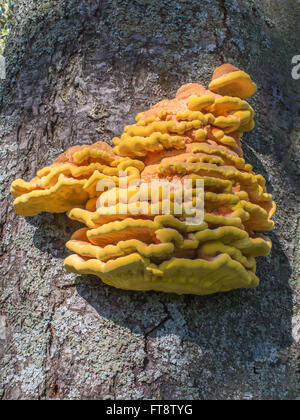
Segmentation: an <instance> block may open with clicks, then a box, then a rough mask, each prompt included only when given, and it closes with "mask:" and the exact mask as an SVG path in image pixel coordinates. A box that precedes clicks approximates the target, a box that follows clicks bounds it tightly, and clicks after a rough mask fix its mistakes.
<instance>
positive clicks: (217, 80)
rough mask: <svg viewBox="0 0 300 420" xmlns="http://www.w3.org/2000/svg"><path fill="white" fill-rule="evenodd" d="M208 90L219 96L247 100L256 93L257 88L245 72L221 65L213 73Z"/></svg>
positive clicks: (227, 65)
mask: <svg viewBox="0 0 300 420" xmlns="http://www.w3.org/2000/svg"><path fill="white" fill-rule="evenodd" d="M209 90H211V91H212V92H215V93H218V94H220V95H228V96H235V97H238V98H249V97H250V96H252V95H254V94H255V93H256V91H257V86H256V84H255V83H254V82H253V81H252V80H251V77H250V76H249V74H247V73H246V72H244V71H242V70H239V69H238V68H237V67H234V66H233V65H231V64H223V65H222V66H220V67H218V68H217V69H216V70H215V71H214V73H213V77H212V81H211V83H210V85H209Z"/></svg>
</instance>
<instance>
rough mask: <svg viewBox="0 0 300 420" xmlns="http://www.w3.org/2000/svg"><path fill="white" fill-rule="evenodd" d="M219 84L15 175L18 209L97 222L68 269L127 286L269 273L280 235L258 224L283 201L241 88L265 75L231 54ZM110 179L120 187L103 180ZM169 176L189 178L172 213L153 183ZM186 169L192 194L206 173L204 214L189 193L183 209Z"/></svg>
mask: <svg viewBox="0 0 300 420" xmlns="http://www.w3.org/2000/svg"><path fill="white" fill-rule="evenodd" d="M209 89H210V90H206V89H205V88H204V87H203V86H201V85H198V84H195V83H193V84H188V85H184V86H182V87H181V88H180V89H179V91H178V92H177V95H176V97H175V98H174V99H172V100H163V101H161V102H159V103H158V104H156V105H154V106H153V107H152V108H151V109H149V110H147V111H144V112H142V113H140V114H138V115H137V117H136V123H135V124H133V125H130V126H127V127H125V129H124V132H123V134H122V136H121V137H120V138H114V139H113V143H114V149H112V148H110V146H108V145H106V144H105V143H96V144H95V145H92V146H80V147H78V146H76V147H75V148H71V149H70V150H69V151H67V152H66V153H64V154H63V155H62V156H61V157H60V158H59V159H57V160H56V161H55V162H54V164H53V165H51V166H49V167H47V168H44V169H43V170H41V171H39V172H38V174H37V177H36V178H34V179H33V180H32V181H31V182H30V183H25V182H24V181H22V180H17V181H15V182H14V183H13V185H12V193H13V194H14V195H15V196H16V197H17V198H16V200H15V208H16V211H17V212H18V213H19V214H22V215H34V214H37V213H39V212H41V211H52V212H67V214H68V217H70V218H71V219H74V220H77V221H80V222H81V223H83V224H85V225H86V228H83V229H80V230H79V231H77V232H75V234H74V235H73V236H72V238H71V240H70V241H69V242H68V243H67V247H68V248H69V249H70V250H71V251H72V252H73V253H74V254H73V255H71V256H69V257H68V258H67V259H66V260H65V267H66V269H67V270H68V271H70V272H75V273H79V274H94V275H96V276H98V277H100V278H101V279H102V280H103V281H104V282H105V283H107V284H109V285H112V286H114V287H118V288H121V289H128V290H157V291H163V292H172V293H178V294H184V293H193V294H199V295H205V294H210V293H216V292H226V291H229V290H233V289H238V288H249V287H255V286H257V285H258V283H259V279H258V278H257V276H256V274H255V273H256V261H255V258H256V257H258V256H266V255H268V254H269V252H270V250H271V247H272V243H271V241H270V240H269V239H268V238H267V237H265V236H264V235H263V234H260V233H258V231H270V230H272V229H273V227H274V222H272V220H271V218H272V216H273V215H274V213H275V210H276V205H275V203H274V202H273V200H272V195H271V194H268V192H267V190H266V181H265V179H264V178H263V177H262V175H259V174H255V173H254V171H253V167H252V166H251V165H250V164H249V163H246V162H245V160H244V158H243V150H242V142H241V139H242V136H243V134H244V133H245V132H248V131H251V130H252V129H253V128H254V110H253V109H252V107H251V106H250V105H249V104H248V103H247V102H246V101H245V100H243V99H241V98H244V97H248V96H251V95H252V94H254V93H255V91H256V85H255V84H254V83H253V82H252V81H251V78H250V76H249V75H247V74H246V73H245V72H243V71H240V70H239V69H237V68H235V67H233V66H231V65H229V64H226V65H223V66H221V67H219V68H218V69H216V71H215V72H214V76H213V80H212V82H211V84H210V86H209ZM221 95H225V96H221ZM124 173H125V174H126V177H125V178H126V182H125V183H124V182H123V181H124ZM103 180H104V181H112V182H113V187H109V188H107V189H101V188H100V189H99V188H98V187H99V182H100V181H103ZM162 180H168V181H169V182H170V181H176V182H177V185H178V183H179V185H180V186H181V187H182V188H181V189H179V191H175V190H174V191H172V192H171V194H170V196H169V197H168V200H169V209H170V211H169V214H163V213H162V209H163V208H164V204H166V202H165V196H164V193H163V189H161V187H158V188H157V190H156V191H153V189H151V188H150V185H151V183H152V182H153V181H162ZM187 180H189V181H190V182H191V184H190V191H189V192H190V203H189V204H194V203H195V202H196V201H197V198H198V194H199V191H198V190H197V188H196V185H197V181H198V180H201V181H202V182H203V185H204V193H203V208H204V215H203V219H202V221H201V222H199V223H194V224H191V223H190V222H189V218H188V216H187V214H188V212H187V205H186V203H184V205H183V207H182V212H181V213H178V212H177V211H176V203H177V201H178V199H180V198H183V196H184V194H185V191H184V188H185V187H184V186H185V185H186V184H185V181H187ZM129 181H131V182H133V181H134V185H133V186H130V184H129ZM142 185H143V187H142ZM142 188H143V193H142V192H141V191H142ZM145 193H146V194H145ZM134 197H135V198H136V199H135V201H133V198H134ZM153 204H155V205H156V206H157V207H156V209H158V213H153V211H151V210H152V207H151V206H152V205H153Z"/></svg>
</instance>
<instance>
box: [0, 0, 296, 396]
mask: <svg viewBox="0 0 300 420" xmlns="http://www.w3.org/2000/svg"><path fill="white" fill-rule="evenodd" d="M295 4H296V6H295ZM297 5H298V6H299V2H298V1H297V2H295V1H293V0H285V1H284V2H282V1H280V0H259V1H257V0H256V1H253V0H202V1H199V0H172V1H171V0H157V1H151V0H135V1H134V0H132V1H129V0H126V1H125V0H103V1H100V0H85V1H79V0H70V1H67V2H66V1H64V0H56V1H53V0H52V1H50V0H48V1H42V0H20V1H18V4H17V5H16V7H15V23H14V26H13V29H12V32H11V34H10V37H9V39H8V43H7V46H6V50H5V53H4V55H5V56H6V61H7V79H6V80H5V81H3V83H2V84H1V91H0V93H1V114H2V115H1V120H0V124H1V133H0V134H1V135H0V141H1V149H0V156H1V161H0V166H1V171H0V182H1V190H0V193H1V200H2V201H1V231H2V237H1V239H2V243H1V249H0V258H1V262H0V264H1V265H0V270H1V280H2V288H1V312H0V344H1V348H0V354H1V357H2V360H1V362H0V363H1V378H0V381H1V382H0V398H3V399H49V398H60V399H104V398H105V399H121V398H126V399H150V398H151V399H178V398H183V399H232V398H233V399H295V398H296V397H297V395H299V389H297V384H298V381H299V365H298V366H297V363H298V364H299V353H298V359H297V346H298V352H299V340H300V323H299V321H300V315H299V310H298V312H297V305H298V306H299V270H300V247H299V240H300V228H299V214H300V200H299V188H300V182H299V180H300V176H299V175H300V137H299V126H300V120H299V102H298V103H297V94H299V86H300V81H296V80H293V78H292V76H291V71H292V64H291V60H292V57H293V56H295V55H296V54H297V53H298V54H299V53H300V51H299V50H298V51H297V50H296V41H298V39H299V35H300V34H299V31H298V33H297V32H296V29H297V25H298V22H299V14H297V10H296V7H297ZM227 61H229V62H231V63H232V64H234V65H236V66H238V67H241V68H242V69H244V70H246V71H247V72H249V73H250V74H251V76H252V78H253V80H255V81H256V82H257V84H258V86H259V91H258V93H257V94H256V96H255V97H254V99H253V100H251V101H250V102H251V103H252V105H253V106H254V108H255V110H256V122H257V127H256V129H255V130H254V131H253V133H252V134H247V135H245V136H244V139H243V147H244V150H245V154H246V159H247V161H248V162H249V163H251V164H253V165H254V168H255V171H257V172H258V173H261V174H263V175H264V176H265V177H266V179H267V181H268V189H269V191H270V192H272V193H273V194H274V198H275V201H276V202H277V204H278V212H277V215H276V230H275V233H273V234H272V235H271V237H272V240H273V243H274V247H273V251H272V254H271V256H270V257H268V258H261V259H259V260H258V275H259V277H260V278H261V284H260V286H259V287H258V288H257V289H255V290H247V291H243V290H242V291H236V292H232V293H228V294H220V295H214V296H209V297H197V296H184V297H180V296H176V295H167V294H163V293H154V292H151V293H135V292H126V291H122V290H117V289H113V288H111V287H109V286H106V285H104V284H102V283H101V282H100V281H99V280H98V279H97V278H95V277H92V276H86V277H84V276H78V277H76V276H75V275H72V274H68V273H66V272H65V271H64V268H63V259H64V258H65V256H66V255H67V251H66V249H65V246H64V244H65V242H66V241H67V240H68V239H69V237H70V236H71V234H72V233H73V232H74V231H75V229H76V227H77V226H76V223H74V222H72V221H70V220H68V218H67V217H66V216H65V215H51V214H42V215H40V216H36V217H32V218H21V217H18V216H17V215H16V214H15V212H14V209H13V207H12V201H13V200H12V197H11V196H10V194H9V186H10V183H11V182H12V181H13V180H14V179H15V178H25V179H26V180H29V179H31V177H33V176H34V174H35V172H36V170H38V169H40V168H42V167H43V166H45V165H47V164H49V163H51V162H52V161H53V159H54V158H55V157H56V156H57V155H58V154H59V153H61V152H63V151H64V150H65V149H67V148H68V147H70V146H72V145H76V144H84V143H93V142H95V141H99V140H104V141H107V142H110V140H111V138H112V137H114V136H117V135H120V134H121V132H122V129H123V127H124V126H125V125H127V124H129V123H132V122H133V120H134V116H135V114H136V113H138V112H140V111H142V110H144V109H146V108H147V107H148V106H149V105H150V104H153V103H155V102H156V101H158V100H161V99H163V98H165V97H171V96H172V95H173V94H174V93H175V92H176V90H177V89H178V88H179V87H180V86H181V85H182V84H184V83H188V82H200V83H205V84H207V82H208V80H209V79H210V76H211V73H212V71H213V69H214V68H215V67H216V66H218V65H220V64H222V63H224V62H227ZM297 276H298V280H297ZM297 299H298V300H297ZM295 305H296V307H295ZM298 309H299V308H298ZM293 313H294V318H293ZM297 375H298V378H297ZM297 393H298V394H297Z"/></svg>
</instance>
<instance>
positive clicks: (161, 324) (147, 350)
mask: <svg viewBox="0 0 300 420" xmlns="http://www.w3.org/2000/svg"><path fill="white" fill-rule="evenodd" d="M163 307H164V311H165V313H166V315H165V317H164V318H163V319H162V320H161V321H160V322H159V324H157V325H155V326H154V327H153V328H151V329H150V330H149V331H147V332H146V333H145V335H144V339H145V344H144V352H145V357H144V361H143V370H146V369H147V366H148V365H149V363H150V361H151V359H150V357H149V336H150V334H152V333H153V332H154V331H157V330H159V329H160V328H161V327H162V326H163V325H164V324H165V323H166V322H167V321H169V319H172V316H171V314H170V312H169V310H168V308H167V305H166V304H165V303H163Z"/></svg>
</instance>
